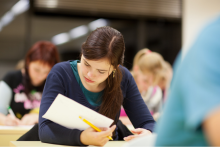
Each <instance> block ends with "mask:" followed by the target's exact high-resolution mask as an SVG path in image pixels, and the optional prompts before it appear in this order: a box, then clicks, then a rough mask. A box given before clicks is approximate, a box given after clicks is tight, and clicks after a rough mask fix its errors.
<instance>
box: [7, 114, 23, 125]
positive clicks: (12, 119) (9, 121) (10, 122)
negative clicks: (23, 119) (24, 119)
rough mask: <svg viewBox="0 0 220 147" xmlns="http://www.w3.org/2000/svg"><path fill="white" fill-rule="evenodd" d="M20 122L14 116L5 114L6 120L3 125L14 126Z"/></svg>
mask: <svg viewBox="0 0 220 147" xmlns="http://www.w3.org/2000/svg"><path fill="white" fill-rule="evenodd" d="M19 124H20V120H19V119H18V118H16V117H15V116H12V115H10V114H9V115H7V117H6V120H5V125H8V126H16V125H19Z"/></svg>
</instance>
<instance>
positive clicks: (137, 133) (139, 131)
mask: <svg viewBox="0 0 220 147" xmlns="http://www.w3.org/2000/svg"><path fill="white" fill-rule="evenodd" d="M131 132H132V133H133V134H135V135H130V136H128V137H124V140H125V141H130V140H132V139H134V138H137V137H141V136H145V135H150V134H152V133H151V131H149V130H146V129H142V128H138V129H134V130H131Z"/></svg>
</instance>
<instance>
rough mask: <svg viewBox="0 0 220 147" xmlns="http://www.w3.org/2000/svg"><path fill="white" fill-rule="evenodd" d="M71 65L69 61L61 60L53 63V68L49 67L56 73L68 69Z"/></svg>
mask: <svg viewBox="0 0 220 147" xmlns="http://www.w3.org/2000/svg"><path fill="white" fill-rule="evenodd" d="M70 69H71V66H70V61H63V62H59V63H57V64H55V65H54V66H53V68H52V69H51V73H56V72H63V71H65V72H66V71H70Z"/></svg>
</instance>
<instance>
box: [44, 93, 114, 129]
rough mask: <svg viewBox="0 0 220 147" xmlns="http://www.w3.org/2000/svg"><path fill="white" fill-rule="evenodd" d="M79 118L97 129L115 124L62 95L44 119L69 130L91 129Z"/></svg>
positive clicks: (57, 98) (58, 96) (59, 95)
mask: <svg viewBox="0 0 220 147" xmlns="http://www.w3.org/2000/svg"><path fill="white" fill-rule="evenodd" d="M79 116H81V117H83V118H85V119H86V120H88V121H89V122H91V123H92V124H93V125H95V126H96V127H106V128H108V127H109V126H110V125H111V124H112V123H113V120H112V119H110V118H108V117H106V116H104V115H101V114H99V113H97V112H96V111H94V110H92V109H89V108H87V107H85V106H83V105H82V104H79V103H78V102H76V101H74V100H72V99H70V98H68V97H66V96H63V95H61V94H58V95H57V97H56V99H55V100H54V102H53V103H52V105H51V106H50V108H49V109H48V110H47V112H46V113H45V114H44V115H43V116H42V117H43V118H46V119H49V120H51V121H53V122H55V123H57V124H60V125H62V126H64V127H67V128H69V129H79V130H85V129H87V128H88V127H90V126H89V125H87V124H86V123H85V122H83V121H82V120H81V119H80V118H79Z"/></svg>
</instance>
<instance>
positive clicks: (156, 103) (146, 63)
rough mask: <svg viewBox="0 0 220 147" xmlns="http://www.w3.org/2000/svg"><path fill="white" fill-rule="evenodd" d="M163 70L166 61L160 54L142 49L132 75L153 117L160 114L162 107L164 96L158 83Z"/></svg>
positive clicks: (136, 56) (135, 61)
mask: <svg viewBox="0 0 220 147" xmlns="http://www.w3.org/2000/svg"><path fill="white" fill-rule="evenodd" d="M163 70H164V59H163V57H162V56H161V55H160V54H159V53H156V52H152V51H150V50H149V49H142V50H140V51H139V52H138V53H137V54H136V55H135V58H134V62H133V68H132V74H133V77H134V79H135V82H136V83H137V86H138V89H139V91H140V93H141V95H142V98H143V99H144V102H145V103H146V105H147V107H148V109H149V110H150V112H151V114H152V115H153V116H154V115H155V116H156V115H157V113H159V110H160V108H161V105H162V96H163V95H162V90H161V88H160V87H159V86H158V82H159V78H160V77H161V76H162V74H163ZM154 118H155V117H154ZM155 119H156V118H155Z"/></svg>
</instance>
